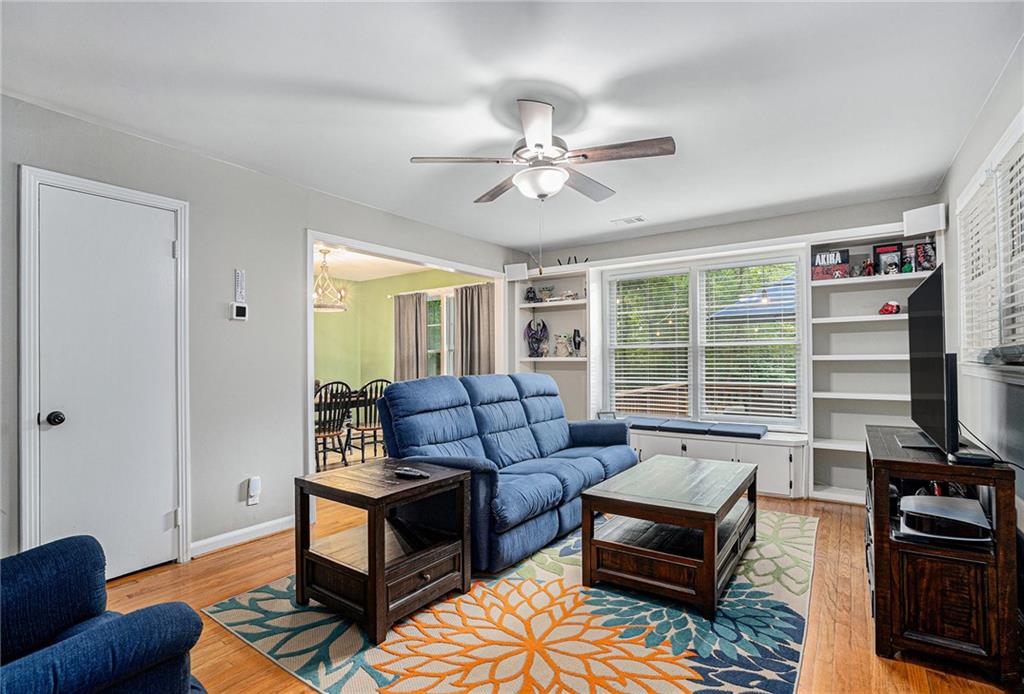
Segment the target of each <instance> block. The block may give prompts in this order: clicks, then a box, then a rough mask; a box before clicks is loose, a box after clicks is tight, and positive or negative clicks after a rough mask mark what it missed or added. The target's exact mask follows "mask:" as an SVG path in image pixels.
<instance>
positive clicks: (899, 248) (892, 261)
mask: <svg viewBox="0 0 1024 694" xmlns="http://www.w3.org/2000/svg"><path fill="white" fill-rule="evenodd" d="M871 250H872V253H873V255H874V256H875V274H876V275H898V274H900V268H902V267H903V244H902V243H881V244H878V245H877V246H874V247H873V248H872V249H871Z"/></svg>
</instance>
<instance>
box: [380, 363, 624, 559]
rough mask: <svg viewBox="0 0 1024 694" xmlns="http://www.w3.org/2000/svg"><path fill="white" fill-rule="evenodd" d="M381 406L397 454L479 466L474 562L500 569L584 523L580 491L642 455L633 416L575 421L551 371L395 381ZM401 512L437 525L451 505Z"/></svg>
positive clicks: (474, 482) (474, 480) (474, 484)
mask: <svg viewBox="0 0 1024 694" xmlns="http://www.w3.org/2000/svg"><path fill="white" fill-rule="evenodd" d="M377 408H378V410H379V411H380V415H381V427H382V428H383V431H384V441H385V443H386V445H387V448H388V452H389V453H390V454H391V455H393V456H394V457H396V458H404V459H408V460H417V461H422V462H429V463H434V464H437V465H446V466H448V467H456V468H459V469H463V470H469V471H471V473H472V474H471V481H470V487H471V497H472V498H471V509H470V520H471V525H472V536H473V570H474V571H483V572H492V573H493V572H496V571H500V570H501V569H504V568H506V567H508V566H510V565H512V564H514V563H516V562H518V561H520V560H522V559H525V558H526V557H528V556H530V555H531V554H532V553H534V552H536V551H537V550H539V549H540V548H541V547H544V546H545V545H547V544H548V543H549V542H551V541H552V540H553V539H555V538H556V537H559V536H561V535H565V534H566V533H568V532H570V531H572V530H574V529H575V528H577V527H579V525H580V518H581V510H582V502H581V501H580V493H581V492H582V491H583V490H584V489H587V488H588V487H591V486H593V485H595V484H597V483H599V482H601V481H603V480H605V479H607V478H609V477H611V476H613V475H617V474H618V473H620V472H622V471H623V470H626V469H627V468H630V467H632V466H634V465H636V463H637V457H636V452H635V451H634V450H633V449H632V448H630V447H629V445H628V441H629V432H628V429H627V427H626V424H625V422H619V421H598V422H573V423H570V422H568V421H567V420H566V418H565V408H564V406H563V405H562V400H561V398H560V397H559V395H558V386H557V384H556V383H555V381H554V379H553V378H551V377H550V376H548V375H546V374H537V373H525V374H512V375H510V376H505V375H490V376H464V377H462V378H461V379H457V378H453V377H451V376H435V377H433V378H425V379H420V380H416V381H404V382H400V383H393V384H391V385H390V386H388V387H387V389H386V390H385V391H384V397H382V398H381V399H380V400H378V401H377ZM402 515H403V519H404V520H406V521H413V522H417V523H421V524H428V525H434V526H438V525H442V524H443V522H444V521H443V519H444V518H445V517H446V515H450V514H446V513H445V509H443V508H439V507H438V501H437V500H436V499H435V500H434V501H431V502H428V503H424V504H421V505H418V506H411V507H407V508H406V509H405V510H403V511H402Z"/></svg>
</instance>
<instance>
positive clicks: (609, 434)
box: [569, 420, 629, 446]
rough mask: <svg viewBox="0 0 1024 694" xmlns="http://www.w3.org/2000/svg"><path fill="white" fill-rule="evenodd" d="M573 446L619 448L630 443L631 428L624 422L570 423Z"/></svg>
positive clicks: (570, 436)
mask: <svg viewBox="0 0 1024 694" xmlns="http://www.w3.org/2000/svg"><path fill="white" fill-rule="evenodd" d="M569 438H570V439H572V445H573V446H617V445H620V444H624V443H629V427H628V426H626V423H625V422H623V421H610V420H595V421H590V422H569Z"/></svg>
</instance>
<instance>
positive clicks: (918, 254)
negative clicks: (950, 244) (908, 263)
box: [914, 241, 937, 271]
mask: <svg viewBox="0 0 1024 694" xmlns="http://www.w3.org/2000/svg"><path fill="white" fill-rule="evenodd" d="M936 264H937V263H936V259H935V242H934V241H924V242H922V243H919V244H917V245H916V246H914V266H915V267H916V268H917V269H918V271H926V270H934V269H935V266H936Z"/></svg>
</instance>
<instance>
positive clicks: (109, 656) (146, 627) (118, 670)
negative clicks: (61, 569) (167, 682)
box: [0, 602, 203, 694]
mask: <svg viewBox="0 0 1024 694" xmlns="http://www.w3.org/2000/svg"><path fill="white" fill-rule="evenodd" d="M202 630H203V622H202V620H201V619H200V618H199V615H198V614H196V612H195V610H193V609H192V608H191V607H189V606H188V605H186V604H184V603H181V602H171V603H166V604H163V605H154V606H153V607H146V608H143V609H141V610H137V611H136V612H132V613H131V614H127V615H124V616H123V617H120V618H118V619H115V620H112V621H110V622H106V623H105V624H101V625H98V626H96V627H95V628H92V629H89V630H87V631H84V632H82V633H80V634H77V635H75V636H72V637H71V638H69V639H66V640H64V641H60V642H58V643H56V644H54V645H52V646H49V647H46V648H42V649H40V650H38V651H36V652H34V653H31V654H30V655H27V656H25V657H23V658H20V659H18V660H15V661H14V662H12V663H8V664H7V665H4V666H3V667H2V668H0V681H2V684H0V691H2V694H13V693H14V692H18V693H19V694H56V693H57V692H60V693H61V694H64V693H68V694H71V693H77V692H92V691H95V690H97V689H101V688H106V687H109V686H110V685H113V684H116V683H118V682H121V681H123V680H126V679H130V678H132V677H134V676H135V675H137V674H139V673H142V672H143V671H145V670H148V669H149V668H152V667H155V666H157V665H160V664H162V663H165V662H167V661H169V660H172V659H175V658H187V657H188V652H189V650H191V648H192V646H194V645H195V643H196V641H198V640H199V634H200V633H201V632H202ZM169 689H170V688H169ZM187 690H188V668H187V667H186V668H184V686H183V689H182V691H187Z"/></svg>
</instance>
